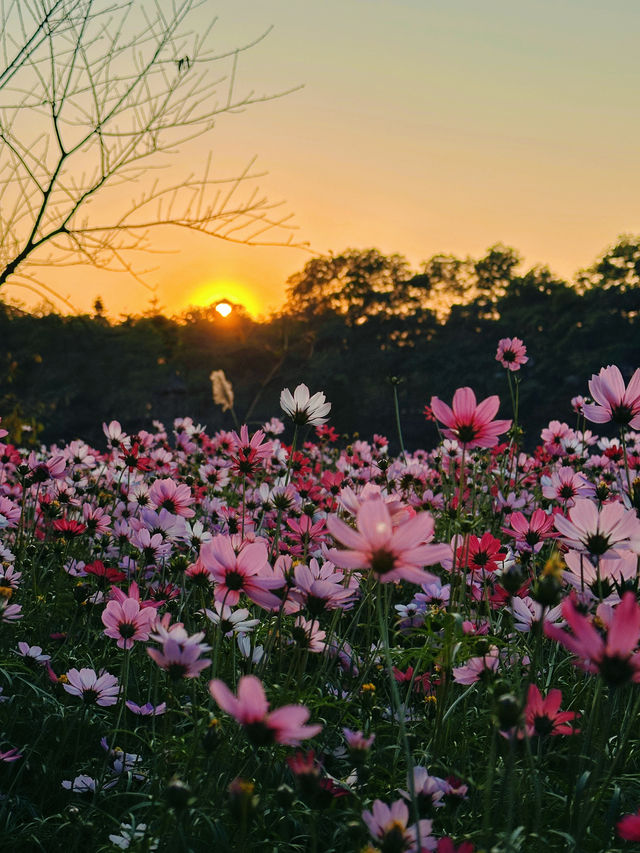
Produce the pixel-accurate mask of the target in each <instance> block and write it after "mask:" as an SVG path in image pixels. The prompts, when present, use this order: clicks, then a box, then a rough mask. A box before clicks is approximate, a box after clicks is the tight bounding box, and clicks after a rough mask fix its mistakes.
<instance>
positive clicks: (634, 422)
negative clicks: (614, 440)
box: [582, 364, 640, 429]
mask: <svg viewBox="0 0 640 853" xmlns="http://www.w3.org/2000/svg"><path fill="white" fill-rule="evenodd" d="M589 391H590V393H591V396H592V397H593V399H594V400H595V403H584V405H583V407H582V411H583V413H584V416H585V418H586V419H587V420H588V421H593V422H594V423H597V424H604V423H607V422H608V421H613V422H614V423H616V424H618V425H619V426H630V427H631V429H640V368H638V369H637V370H636V371H635V373H634V374H633V376H632V377H631V379H630V381H629V385H628V386H626V387H625V384H624V380H623V378H622V374H621V373H620V369H619V368H618V367H616V366H615V365H611V364H610V365H609V366H608V367H603V368H601V370H600V373H598V375H597V376H596V374H595V373H594V374H593V376H592V377H591V379H590V380H589Z"/></svg>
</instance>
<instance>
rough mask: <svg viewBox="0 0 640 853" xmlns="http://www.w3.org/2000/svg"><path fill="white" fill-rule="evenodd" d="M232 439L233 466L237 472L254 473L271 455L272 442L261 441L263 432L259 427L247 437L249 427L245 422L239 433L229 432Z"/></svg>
mask: <svg viewBox="0 0 640 853" xmlns="http://www.w3.org/2000/svg"><path fill="white" fill-rule="evenodd" d="M231 436H232V439H233V451H232V453H233V456H232V459H233V468H234V470H235V471H237V472H238V474H250V475H251V474H255V473H256V471H258V470H259V469H260V468H261V467H263V466H264V464H265V463H266V462H267V460H268V459H269V458H270V456H271V452H272V450H273V442H271V441H263V439H264V437H265V434H264V432H263V431H262V430H261V429H258V430H256V431H255V432H254V434H253V435H252V436H251V439H249V429H248V427H247V425H246V424H243V426H242V427H240V435H238V433H237V432H233V433H231Z"/></svg>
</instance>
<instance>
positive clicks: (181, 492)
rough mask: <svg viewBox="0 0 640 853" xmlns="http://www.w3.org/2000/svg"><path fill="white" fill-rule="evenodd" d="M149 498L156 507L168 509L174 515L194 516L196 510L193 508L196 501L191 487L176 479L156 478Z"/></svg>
mask: <svg viewBox="0 0 640 853" xmlns="http://www.w3.org/2000/svg"><path fill="white" fill-rule="evenodd" d="M149 500H150V501H151V505H152V507H153V508H154V509H157V510H158V511H159V510H161V509H166V510H167V512H170V513H171V514H172V515H181V516H182V517H183V518H193V516H194V515H195V511H194V510H192V509H191V504H192V503H193V502H194V498H193V495H192V494H191V489H190V488H189V486H187V485H186V483H176V482H174V480H172V479H170V478H167V479H166V480H156V481H155V482H154V483H153V485H152V486H151V488H150V489H149Z"/></svg>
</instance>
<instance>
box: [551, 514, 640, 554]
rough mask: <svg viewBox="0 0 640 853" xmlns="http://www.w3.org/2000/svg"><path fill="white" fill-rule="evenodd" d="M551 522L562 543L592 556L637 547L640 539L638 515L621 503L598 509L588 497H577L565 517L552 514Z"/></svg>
mask: <svg viewBox="0 0 640 853" xmlns="http://www.w3.org/2000/svg"><path fill="white" fill-rule="evenodd" d="M555 526H556V528H557V530H559V531H560V533H561V534H562V541H563V542H564V543H565V544H566V545H568V546H569V547H570V548H574V549H575V550H576V551H587V552H588V553H589V554H592V555H593V556H594V557H609V556H611V557H615V556H617V551H616V548H618V549H619V550H627V549H630V550H632V551H637V547H638V540H640V519H638V517H637V515H636V513H635V512H634V510H631V509H625V507H624V505H623V504H621V503H608V504H605V505H604V506H603V507H602V508H601V509H600V510H599V509H598V507H597V506H596V504H595V503H593V502H592V501H590V500H577V501H576V503H575V506H573V507H572V508H571V509H570V510H569V518H565V517H564V516H562V515H556V516H555Z"/></svg>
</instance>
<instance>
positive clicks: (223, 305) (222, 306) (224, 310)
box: [216, 302, 233, 317]
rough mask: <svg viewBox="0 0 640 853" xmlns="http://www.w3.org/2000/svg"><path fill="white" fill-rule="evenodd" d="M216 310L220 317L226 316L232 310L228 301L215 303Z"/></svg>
mask: <svg viewBox="0 0 640 853" xmlns="http://www.w3.org/2000/svg"><path fill="white" fill-rule="evenodd" d="M216 311H217V312H218V314H220V316H221V317H228V316H229V314H231V312H232V311H233V308H232V307H231V305H229V303H228V302H218V304H217V305H216Z"/></svg>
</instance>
